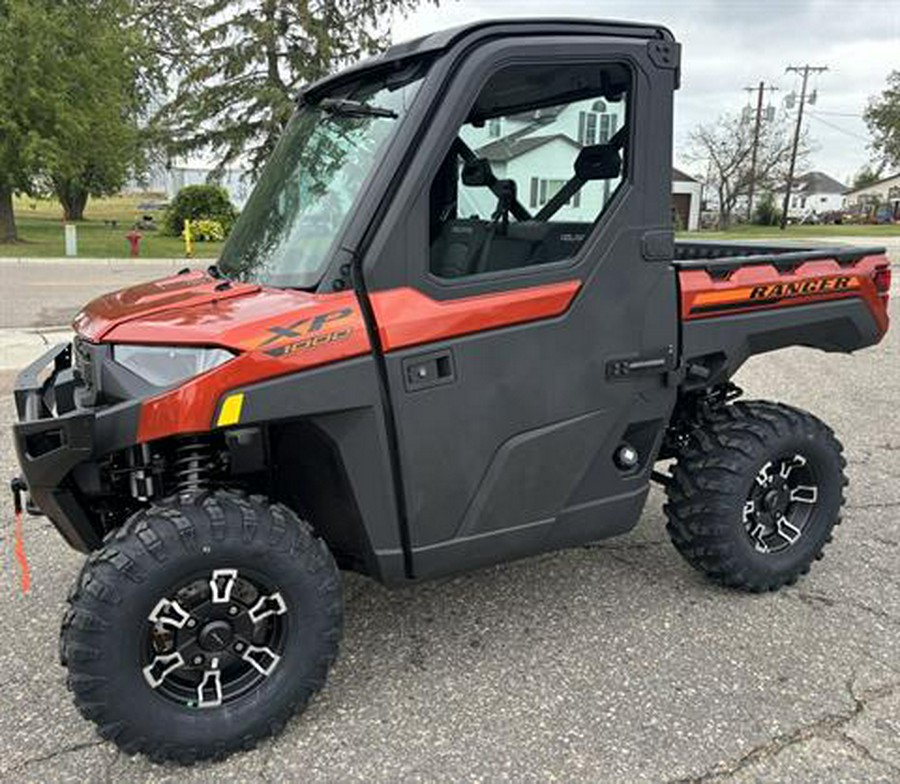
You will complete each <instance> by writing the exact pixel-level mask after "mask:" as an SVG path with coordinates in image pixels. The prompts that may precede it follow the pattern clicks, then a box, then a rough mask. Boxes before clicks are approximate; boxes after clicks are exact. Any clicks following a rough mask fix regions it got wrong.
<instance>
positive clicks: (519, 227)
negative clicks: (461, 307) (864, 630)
mask: <svg viewBox="0 0 900 784" xmlns="http://www.w3.org/2000/svg"><path fill="white" fill-rule="evenodd" d="M629 90H630V76H629V72H628V69H627V68H626V67H625V66H623V65H619V64H614V63H609V64H600V63H573V64H564V65H558V66H552V67H549V68H548V67H547V65H546V64H543V65H540V66H538V65H516V66H508V67H506V68H504V69H502V70H500V71H498V72H497V73H496V74H494V76H493V77H491V79H489V80H488V82H487V83H486V84H485V86H484V87H483V88H482V90H481V92H480V93H479V95H478V97H477V99H476V100H475V103H474V105H473V107H472V109H471V111H470V113H469V116H468V117H467V118H466V120H465V122H464V123H463V125H462V127H461V128H459V130H458V132H457V137H456V140H455V141H454V143H453V145H452V146H451V148H450V151H449V153H448V154H447V156H446V158H445V159H444V161H443V164H442V165H441V167H440V169H439V170H438V173H437V175H436V176H435V179H434V181H433V182H432V184H431V190H430V203H429V214H430V243H431V250H430V269H431V272H432V274H434V275H437V276H439V277H442V278H461V277H468V276H471V275H478V274H482V273H486V272H497V271H500V270H509V269H517V268H521V267H527V266H531V265H535V264H546V263H549V262H553V261H561V260H563V259H566V258H569V257H571V256H573V255H574V254H575V253H576V252H577V251H578V249H579V248H580V247H581V245H582V243H583V242H584V240H585V238H586V237H587V235H588V234H589V233H590V230H591V227H592V226H593V224H594V223H595V222H596V221H597V220H598V218H599V217H600V216H601V215H602V214H603V212H604V211H605V210H606V208H607V207H608V205H609V203H610V201H611V200H612V197H613V196H614V195H615V193H616V190H617V189H618V188H619V186H620V184H621V183H622V180H623V175H624V171H625V167H626V164H627V158H628V149H627V143H626V142H627V130H628V125H627V117H628V101H629Z"/></svg>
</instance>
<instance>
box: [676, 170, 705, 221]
mask: <svg viewBox="0 0 900 784" xmlns="http://www.w3.org/2000/svg"><path fill="white" fill-rule="evenodd" d="M702 202H703V183H701V182H700V180H697V179H694V178H693V177H691V175H689V174H685V173H684V172H683V171H681V169H676V168H675V167H674V166H673V167H672V211H673V213H674V216H675V218H676V220H675V225H676V226H677V227H678V228H681V229H687V230H688V231H697V230H698V229H699V228H700V207H701V205H702Z"/></svg>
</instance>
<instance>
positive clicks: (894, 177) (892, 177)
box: [844, 172, 900, 196]
mask: <svg viewBox="0 0 900 784" xmlns="http://www.w3.org/2000/svg"><path fill="white" fill-rule="evenodd" d="M891 180H898V181H900V172H897V173H896V174H890V175H888V176H887V177H882V178H881V179H880V180H875V182H870V183H869V184H868V185H863V186H862V187H860V188H852V189H851V190H848V191H844V194H845V195H846V196H850V195H851V194H853V193H859V192H860V191H865V190H868V189H869V188H872V187H874V186H876V185H883V184H884V183H886V182H890V181H891Z"/></svg>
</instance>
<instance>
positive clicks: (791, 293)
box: [750, 277, 856, 302]
mask: <svg viewBox="0 0 900 784" xmlns="http://www.w3.org/2000/svg"><path fill="white" fill-rule="evenodd" d="M855 282H856V278H849V277H835V278H818V279H816V280H798V281H794V282H792V283H773V284H771V285H768V286H754V287H753V288H752V289H751V291H750V299H764V300H766V301H767V302H773V301H775V300H779V299H787V298H790V297H806V296H810V295H813V294H827V293H829V292H838V291H848V290H849V289H851V288H855V286H854V285H853V284H854V283H855Z"/></svg>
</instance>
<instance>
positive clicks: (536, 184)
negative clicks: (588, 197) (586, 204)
mask: <svg viewBox="0 0 900 784" xmlns="http://www.w3.org/2000/svg"><path fill="white" fill-rule="evenodd" d="M565 184H566V180H556V179H553V180H550V179H547V180H544V179H539V178H537V177H532V178H531V198H530V199H529V204H528V206H529V207H543V206H544V205H545V204H546V203H547V202H548V201H550V199H552V198H553V197H554V196H556V194H557V193H559V192H560V191H561V190H562V189H563V186H565ZM580 204H581V192H580V191H577V192H576V193H575V195H574V196H573V197H572V198H571V199H569V200H568V201H567V202H566V206H567V207H578V206H579V205H580Z"/></svg>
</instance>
